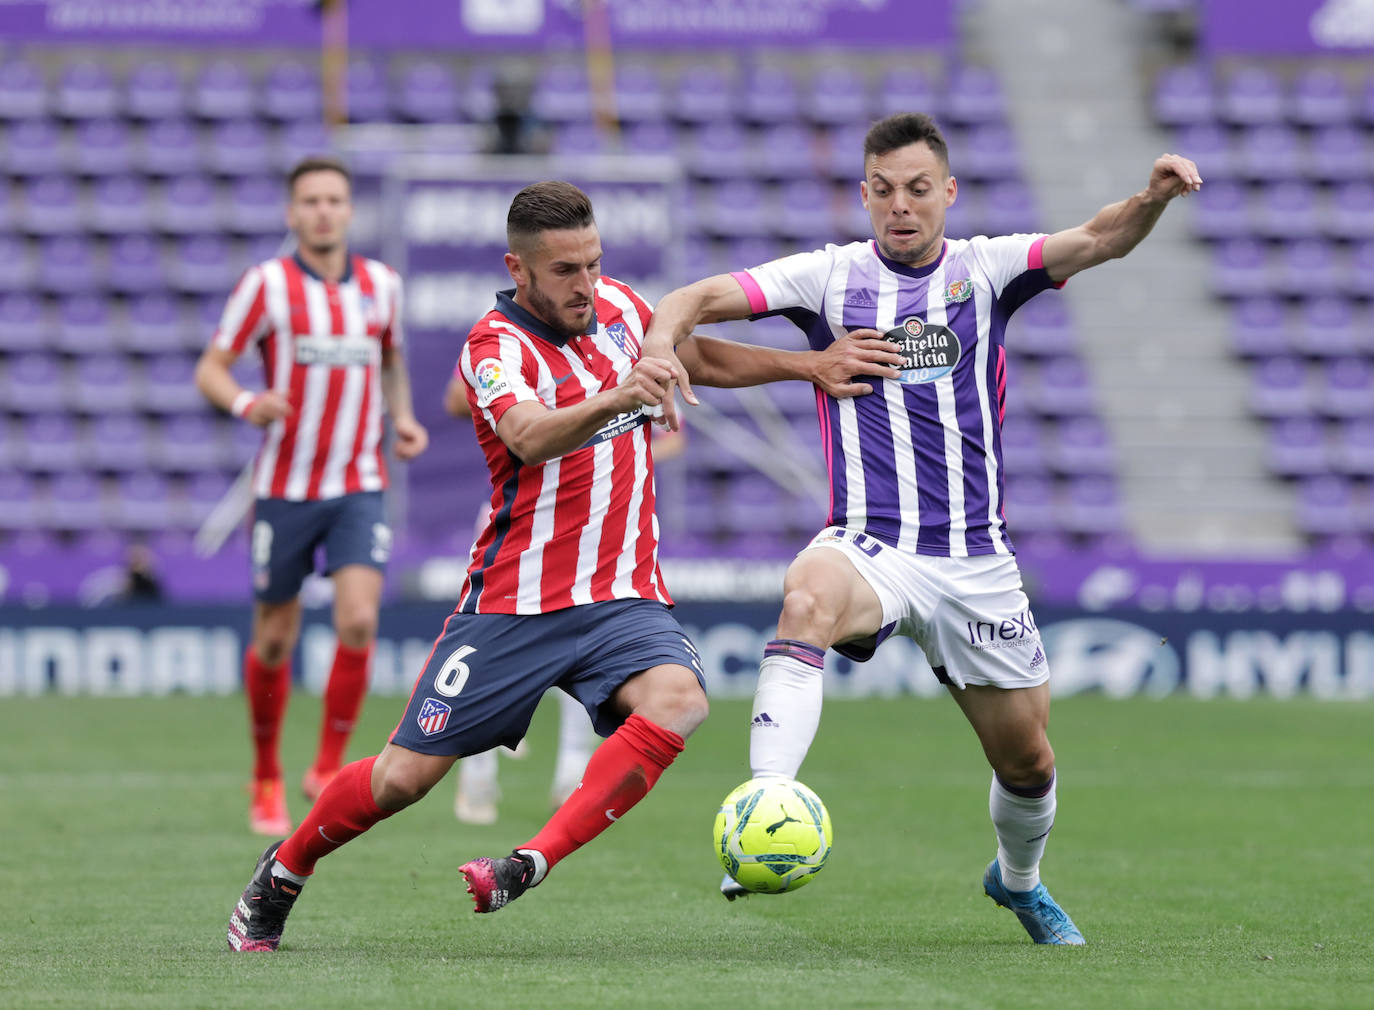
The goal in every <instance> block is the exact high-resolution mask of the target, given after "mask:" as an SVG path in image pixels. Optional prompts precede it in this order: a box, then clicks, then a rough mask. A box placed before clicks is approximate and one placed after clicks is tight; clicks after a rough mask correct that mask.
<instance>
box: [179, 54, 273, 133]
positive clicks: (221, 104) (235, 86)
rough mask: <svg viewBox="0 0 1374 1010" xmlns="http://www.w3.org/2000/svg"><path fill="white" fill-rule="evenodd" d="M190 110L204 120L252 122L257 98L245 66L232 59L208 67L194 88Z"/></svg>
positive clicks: (215, 62) (204, 69)
mask: <svg viewBox="0 0 1374 1010" xmlns="http://www.w3.org/2000/svg"><path fill="white" fill-rule="evenodd" d="M191 109H192V111H194V112H195V114H196V115H197V116H200V117H201V118H202V119H249V118H251V117H253V116H255V115H256V114H257V111H258V96H257V89H255V88H254V87H253V81H252V79H251V78H250V77H249V76H248V72H247V71H246V70H244V69H243V67H242V65H240V64H239V63H238V62H236V61H234V60H230V59H227V58H225V59H218V60H215V61H213V62H211V63H208V64H206V65H205V66H204V67H203V68H202V69H201V71H200V73H199V75H197V77H196V81H195V83H194V84H193V85H192V88H191Z"/></svg>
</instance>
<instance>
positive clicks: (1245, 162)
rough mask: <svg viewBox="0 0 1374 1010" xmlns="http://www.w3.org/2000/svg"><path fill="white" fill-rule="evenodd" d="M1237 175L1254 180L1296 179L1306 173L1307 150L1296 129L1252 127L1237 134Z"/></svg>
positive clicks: (1276, 126)
mask: <svg viewBox="0 0 1374 1010" xmlns="http://www.w3.org/2000/svg"><path fill="white" fill-rule="evenodd" d="M1236 165H1237V169H1238V171H1239V172H1240V174H1241V175H1242V176H1243V177H1245V178H1247V179H1250V180H1253V181H1256V182H1266V183H1272V182H1274V181H1276V180H1279V179H1296V178H1300V177H1302V176H1303V175H1304V174H1306V172H1307V166H1308V158H1307V152H1306V151H1305V150H1303V145H1302V143H1301V142H1300V140H1299V135H1298V133H1297V131H1296V130H1294V129H1293V128H1292V127H1290V126H1284V125H1282V124H1268V125H1265V126H1255V127H1253V128H1251V129H1248V130H1245V131H1244V132H1242V133H1241V135H1240V139H1239V140H1238V141H1237V143H1236Z"/></svg>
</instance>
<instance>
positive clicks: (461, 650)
mask: <svg viewBox="0 0 1374 1010" xmlns="http://www.w3.org/2000/svg"><path fill="white" fill-rule="evenodd" d="M476 651H477V649H476V647H474V646H471V645H460V646H459V647H458V648H457V649H455V650H454V651H453V654H452V655H451V656H449V657H448V659H446V660H444V665H443V667H442V668H441V669H440V670H439V672H438V673H437V674H436V675H435V677H434V690H436V691H438V692H439V693H440V694H442V695H443V696H444V697H445V698H452V697H454V696H455V695H456V694H458V692H459V691H461V690H462V689H463V685H464V684H466V683H467V682H468V674H470V673H472V671H471V670H469V669H468V665H467V663H464V662H463V660H464V659H466V658H467V657H468V656H471V655H472V654H473V653H474V652H476Z"/></svg>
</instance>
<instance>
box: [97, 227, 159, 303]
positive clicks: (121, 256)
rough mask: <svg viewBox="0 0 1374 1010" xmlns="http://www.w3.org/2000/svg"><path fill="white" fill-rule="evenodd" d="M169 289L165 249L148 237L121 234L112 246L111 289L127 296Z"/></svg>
mask: <svg viewBox="0 0 1374 1010" xmlns="http://www.w3.org/2000/svg"><path fill="white" fill-rule="evenodd" d="M166 286H167V275H166V265H165V263H164V260H163V254H162V246H161V245H160V244H159V243H158V242H157V241H156V240H154V239H152V238H149V237H148V236H147V235H121V236H120V237H119V238H116V239H115V240H114V241H113V242H111V243H110V287H112V288H113V289H114V290H115V291H119V292H122V293H124V294H142V293H144V292H148V291H162V290H164V289H165V288H166Z"/></svg>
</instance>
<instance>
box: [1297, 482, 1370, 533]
mask: <svg viewBox="0 0 1374 1010" xmlns="http://www.w3.org/2000/svg"><path fill="white" fill-rule="evenodd" d="M1295 518H1296V520H1297V524H1298V528H1299V529H1300V530H1302V532H1304V533H1306V534H1308V535H1309V536H1331V535H1340V534H1343V533H1350V532H1352V531H1354V530H1357V529H1359V528H1360V526H1361V517H1360V515H1359V504H1358V502H1357V501H1356V498H1355V493H1354V491H1353V490H1352V488H1351V486H1350V482H1349V481H1348V480H1346V479H1345V478H1344V477H1336V476H1331V475H1327V476H1322V477H1314V478H1312V479H1311V480H1305V481H1303V482H1302V483H1301V484H1299V485H1298V507H1297V515H1296V517H1295Z"/></svg>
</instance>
